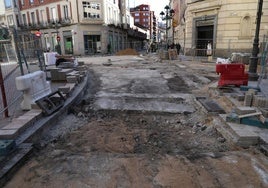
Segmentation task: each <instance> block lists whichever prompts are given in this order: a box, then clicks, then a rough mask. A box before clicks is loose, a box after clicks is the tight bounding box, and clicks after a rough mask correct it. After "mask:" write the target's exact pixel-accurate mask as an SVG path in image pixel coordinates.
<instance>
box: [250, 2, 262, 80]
mask: <svg viewBox="0 0 268 188" xmlns="http://www.w3.org/2000/svg"><path fill="white" fill-rule="evenodd" d="M262 5H263V0H259V2H258V11H257V18H256V31H255V37H254V42H253V49H252V55H251V57H250V59H251V61H250V64H249V71H248V74H249V80H250V81H256V80H258V74H257V73H256V72H257V64H258V53H259V32H260V25H261V15H262Z"/></svg>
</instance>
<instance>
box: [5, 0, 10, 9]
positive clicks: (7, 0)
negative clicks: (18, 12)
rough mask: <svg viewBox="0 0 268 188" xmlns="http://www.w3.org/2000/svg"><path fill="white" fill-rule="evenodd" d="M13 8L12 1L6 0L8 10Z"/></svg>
mask: <svg viewBox="0 0 268 188" xmlns="http://www.w3.org/2000/svg"><path fill="white" fill-rule="evenodd" d="M11 6H12V2H11V0H5V7H6V8H11Z"/></svg>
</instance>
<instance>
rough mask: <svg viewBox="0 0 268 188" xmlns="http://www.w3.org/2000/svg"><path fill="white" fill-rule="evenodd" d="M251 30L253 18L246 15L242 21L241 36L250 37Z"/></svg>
mask: <svg viewBox="0 0 268 188" xmlns="http://www.w3.org/2000/svg"><path fill="white" fill-rule="evenodd" d="M250 31H251V19H250V16H245V17H243V19H242V20H241V23H240V37H242V38H247V37H250V34H251V33H250Z"/></svg>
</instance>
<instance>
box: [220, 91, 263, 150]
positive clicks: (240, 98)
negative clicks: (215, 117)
mask: <svg viewBox="0 0 268 188" xmlns="http://www.w3.org/2000/svg"><path fill="white" fill-rule="evenodd" d="M245 88H246V87H242V88H240V92H238V93H236V92H235V93H236V94H232V96H229V95H228V99H229V100H230V101H231V102H232V104H234V106H235V107H234V108H233V109H232V110H231V112H229V113H228V114H220V116H219V117H220V118H221V120H223V121H224V122H225V123H224V124H222V123H220V124H216V128H217V129H218V131H219V132H221V133H222V134H223V135H224V137H228V138H229V139H232V140H233V141H234V142H235V143H236V144H237V145H240V146H242V147H249V146H253V145H258V144H260V146H261V147H262V146H265V147H266V145H267V146H268V136H267V135H268V98H267V97H265V96H264V95H263V94H262V93H261V92H260V89H259V88H250V87H247V89H245ZM241 91H242V92H241ZM267 151H268V147H267Z"/></svg>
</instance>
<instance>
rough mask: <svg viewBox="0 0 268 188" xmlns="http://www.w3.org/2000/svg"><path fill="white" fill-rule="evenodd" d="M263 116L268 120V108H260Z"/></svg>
mask: <svg viewBox="0 0 268 188" xmlns="http://www.w3.org/2000/svg"><path fill="white" fill-rule="evenodd" d="M260 111H261V113H262V115H263V116H264V117H266V118H268V108H260Z"/></svg>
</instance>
